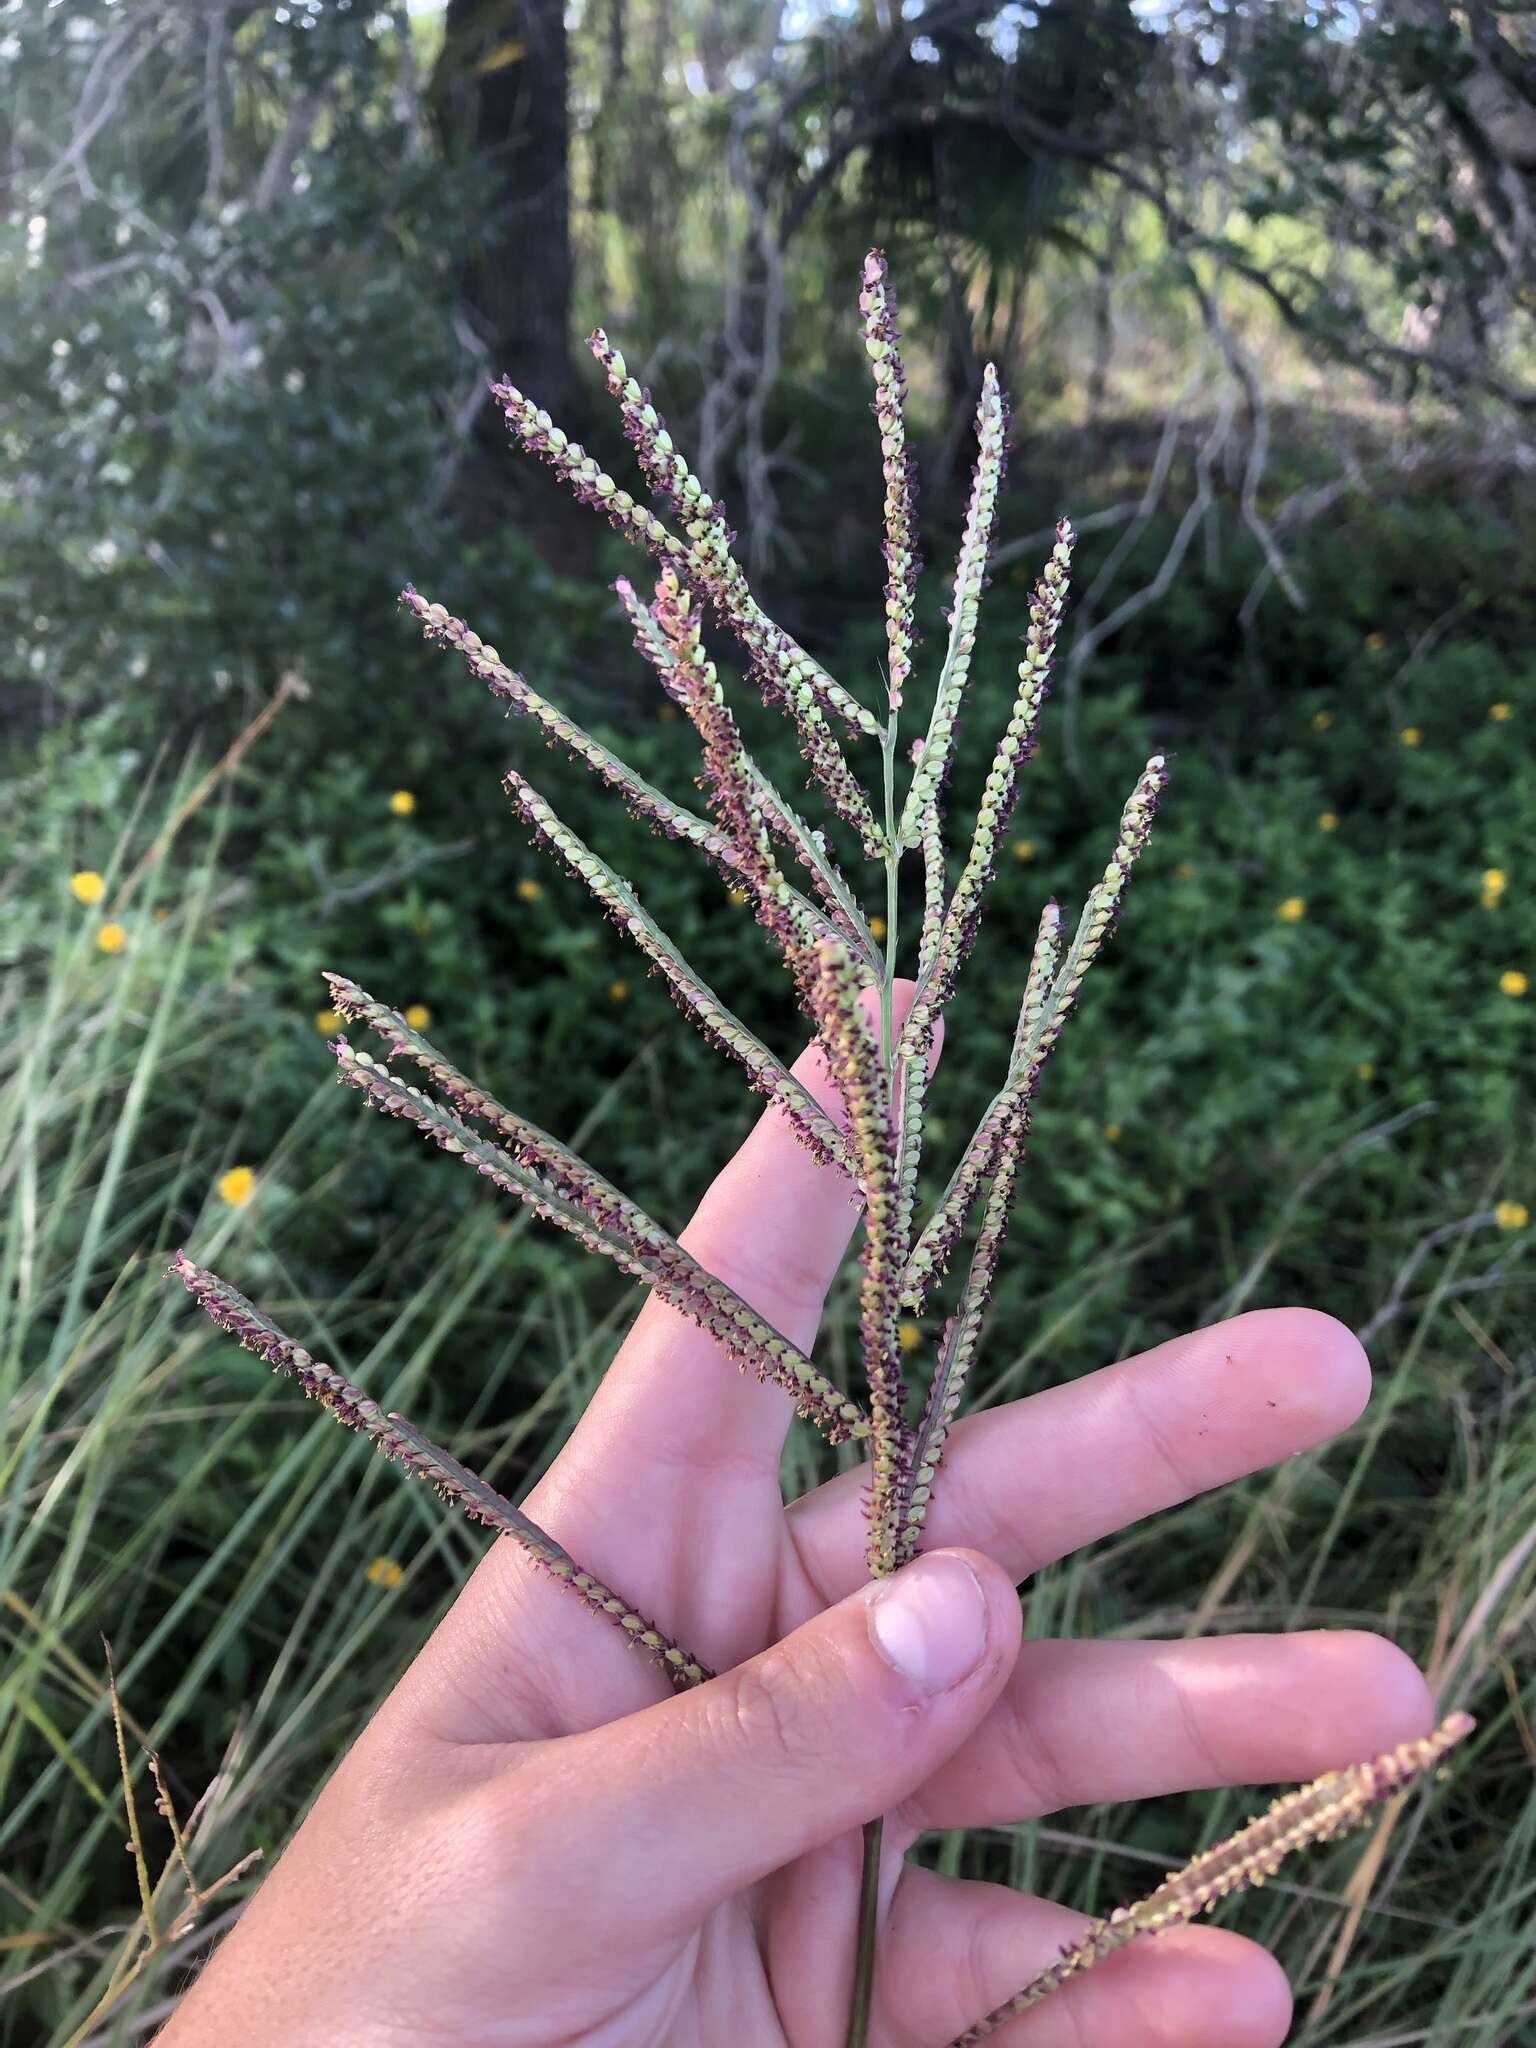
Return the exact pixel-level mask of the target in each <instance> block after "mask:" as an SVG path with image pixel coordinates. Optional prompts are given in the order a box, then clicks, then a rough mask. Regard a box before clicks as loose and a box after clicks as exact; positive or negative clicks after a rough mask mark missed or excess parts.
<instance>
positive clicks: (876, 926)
mask: <svg viewBox="0 0 1536 2048" xmlns="http://www.w3.org/2000/svg"><path fill="white" fill-rule="evenodd" d="M869 936H870V937H871V938H872V939H877V940H878V939H883V938H884V937H885V919H884V918H883V917H879V916H876V917H872V918H871V919H870V920H869Z"/></svg>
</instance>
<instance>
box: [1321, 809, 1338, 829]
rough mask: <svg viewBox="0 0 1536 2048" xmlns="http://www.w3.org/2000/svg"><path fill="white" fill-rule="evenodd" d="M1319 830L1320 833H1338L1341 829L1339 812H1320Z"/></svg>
mask: <svg viewBox="0 0 1536 2048" xmlns="http://www.w3.org/2000/svg"><path fill="white" fill-rule="evenodd" d="M1317 829H1318V831H1319V832H1337V831H1338V829H1339V814H1338V812H1337V811H1319V812H1318V814H1317Z"/></svg>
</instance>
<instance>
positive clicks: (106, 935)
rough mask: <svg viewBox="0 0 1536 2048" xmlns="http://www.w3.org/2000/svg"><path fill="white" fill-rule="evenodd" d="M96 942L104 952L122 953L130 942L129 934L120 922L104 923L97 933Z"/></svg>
mask: <svg viewBox="0 0 1536 2048" xmlns="http://www.w3.org/2000/svg"><path fill="white" fill-rule="evenodd" d="M96 943H97V945H98V946H99V947H100V948H101V950H102V952H103V953H121V951H122V950H123V948H124V946H126V945H127V943H128V934H127V933H126V932H125V931H124V930H123V927H122V926H121V925H120V924H104V925H103V926H102V928H101V930H100V931H99V932H98V933H97V934H96Z"/></svg>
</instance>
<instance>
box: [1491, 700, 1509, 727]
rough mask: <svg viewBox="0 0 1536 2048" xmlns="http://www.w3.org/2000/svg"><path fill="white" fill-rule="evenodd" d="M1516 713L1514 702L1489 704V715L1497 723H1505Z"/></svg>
mask: <svg viewBox="0 0 1536 2048" xmlns="http://www.w3.org/2000/svg"><path fill="white" fill-rule="evenodd" d="M1514 715H1515V707H1514V705H1513V704H1490V705H1489V706H1488V716H1489V717H1490V718H1491V719H1492V720H1493V722H1494V724H1495V725H1503V724H1504V723H1505V721H1506V720H1508V719H1511V718H1513V717H1514Z"/></svg>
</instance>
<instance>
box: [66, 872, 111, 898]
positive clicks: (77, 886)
mask: <svg viewBox="0 0 1536 2048" xmlns="http://www.w3.org/2000/svg"><path fill="white" fill-rule="evenodd" d="M69 893H70V895H71V896H73V897H74V899H75V901H76V902H77V903H99V902H100V901H101V899H102V897H103V896H105V895H106V893H107V885H106V883H105V882H104V881H103V880H102V878H101V876H100V875H98V874H97V872H96V870H95V869H94V868H82V869H81V870H80V872H79V874H77V875H71V876H70V878H69Z"/></svg>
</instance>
